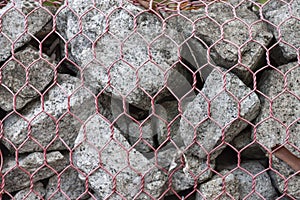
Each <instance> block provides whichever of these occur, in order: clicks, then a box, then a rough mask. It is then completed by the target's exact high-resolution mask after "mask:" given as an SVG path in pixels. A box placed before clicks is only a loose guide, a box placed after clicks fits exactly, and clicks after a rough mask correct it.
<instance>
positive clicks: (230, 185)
mask: <svg viewBox="0 0 300 200" xmlns="http://www.w3.org/2000/svg"><path fill="white" fill-rule="evenodd" d="M227 173H228V172H227V171H222V172H221V174H222V175H225V174H226V177H225V178H224V180H222V177H220V176H217V175H215V176H213V178H212V179H211V180H210V181H208V182H206V183H203V184H200V187H199V191H200V192H201V193H198V192H197V194H196V200H202V199H226V200H227V199H228V200H229V199H232V198H234V199H239V198H240V194H239V180H238V179H237V178H236V177H235V176H234V175H233V174H227ZM224 184H225V188H226V193H225V192H224V189H223V185H224ZM229 195H230V196H229Z"/></svg>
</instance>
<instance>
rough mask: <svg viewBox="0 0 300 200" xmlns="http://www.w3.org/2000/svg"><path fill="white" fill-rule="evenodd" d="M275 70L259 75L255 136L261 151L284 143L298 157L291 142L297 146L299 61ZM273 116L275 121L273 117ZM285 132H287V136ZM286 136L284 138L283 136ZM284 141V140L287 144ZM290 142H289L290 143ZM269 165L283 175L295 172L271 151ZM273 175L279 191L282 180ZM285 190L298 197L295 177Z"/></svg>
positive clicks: (299, 143) (298, 184) (299, 142)
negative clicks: (270, 162)
mask: <svg viewBox="0 0 300 200" xmlns="http://www.w3.org/2000/svg"><path fill="white" fill-rule="evenodd" d="M278 70H279V71H280V72H281V73H282V74H281V73H279V72H278V71H275V70H269V71H266V72H265V73H264V74H263V77H264V78H263V79H262V80H261V82H260V84H259V87H258V89H259V91H261V92H262V94H263V95H260V99H261V113H260V114H259V116H258V117H257V119H256V135H253V137H254V136H256V139H257V141H258V142H259V143H260V144H261V146H263V147H264V148H262V149H263V150H265V148H266V149H268V150H269V151H271V150H272V148H274V147H275V146H276V145H281V144H284V146H285V147H286V148H287V149H289V150H290V151H291V152H292V153H293V154H295V155H296V156H297V157H300V153H299V150H297V149H295V148H294V147H293V146H292V145H294V146H295V147H297V148H299V147H300V139H299V131H300V126H299V123H298V121H299V113H300V109H299V106H300V103H299V96H300V85H299V84H297V83H299V82H300V79H299V77H300V67H299V64H298V63H296V62H294V63H289V64H287V65H283V66H280V67H278ZM284 74H285V75H286V77H287V86H286V89H285V87H284V84H285V83H284V76H283V75H284ZM270 100H272V115H273V117H270V110H269V108H270ZM276 119H277V120H276ZM287 134H288V135H287ZM287 136H288V139H287ZM287 142H288V143H287ZM290 144H292V145H290ZM272 160H273V167H274V169H276V170H278V171H279V172H280V173H281V174H283V175H285V176H290V175H291V174H293V173H295V172H293V170H292V169H291V168H290V167H288V166H287V165H286V164H285V163H284V162H283V161H281V160H279V159H278V158H276V157H275V156H274V154H273V156H272ZM276 177H277V179H276V180H277V184H278V185H280V187H279V188H280V190H281V191H283V187H284V180H283V179H281V178H280V177H279V176H276ZM288 182H289V183H288V185H289V187H288V193H289V194H291V195H292V196H294V197H295V198H300V193H299V190H298V189H296V188H299V187H300V179H299V178H296V177H294V178H291V179H289V181H288Z"/></svg>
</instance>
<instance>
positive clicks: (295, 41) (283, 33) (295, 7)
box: [263, 0, 300, 61]
mask: <svg viewBox="0 0 300 200" xmlns="http://www.w3.org/2000/svg"><path fill="white" fill-rule="evenodd" d="M299 4H300V1H299V0H294V1H291V2H290V3H288V4H285V3H284V2H281V1H274V2H272V1H270V2H269V3H268V4H266V5H265V6H264V8H263V15H264V17H265V18H266V19H267V20H268V21H269V22H270V23H269V27H270V29H271V30H272V31H273V34H274V36H275V38H276V40H277V41H278V42H279V47H280V49H281V52H282V55H283V56H284V58H285V59H287V60H288V61H291V60H294V59H297V53H298V51H297V49H299V47H300V20H299V17H300V9H299ZM297 18H298V19H297ZM271 23H272V24H271ZM276 26H278V27H276ZM286 43H288V44H286Z"/></svg>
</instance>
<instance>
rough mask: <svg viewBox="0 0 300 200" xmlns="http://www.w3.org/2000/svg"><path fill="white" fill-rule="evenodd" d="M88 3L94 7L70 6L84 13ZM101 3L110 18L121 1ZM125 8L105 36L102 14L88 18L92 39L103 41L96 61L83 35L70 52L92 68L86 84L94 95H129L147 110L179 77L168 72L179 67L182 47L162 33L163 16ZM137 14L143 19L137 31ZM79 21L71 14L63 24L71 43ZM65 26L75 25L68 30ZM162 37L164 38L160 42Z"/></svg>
mask: <svg viewBox="0 0 300 200" xmlns="http://www.w3.org/2000/svg"><path fill="white" fill-rule="evenodd" d="M82 4H83V5H85V6H86V8H88V7H90V6H92V3H87V2H83V1H82V0H73V1H70V2H69V5H70V7H71V8H73V9H74V10H75V11H76V12H78V13H79V14H81V13H82V12H84V10H82V8H83V7H82ZM95 5H96V7H97V8H98V9H100V10H101V11H103V12H104V13H105V14H107V13H109V12H112V9H113V8H115V7H116V6H117V5H119V2H118V1H116V0H113V1H108V0H105V1H103V0H102V1H100V0H98V1H96V4H95ZM123 8H124V9H119V10H115V11H113V12H112V13H110V15H109V16H108V22H109V32H110V33H107V32H105V27H106V23H107V19H106V18H105V16H104V15H102V14H101V13H99V12H96V11H94V10H93V11H91V12H89V13H88V14H87V15H86V16H85V17H83V18H82V24H83V33H84V34H86V35H87V37H89V38H90V39H91V40H94V39H95V38H96V37H99V38H98V40H97V42H96V45H95V54H96V55H95V57H93V53H92V44H91V42H90V41H89V40H88V39H87V38H86V37H84V36H83V35H82V34H78V35H77V36H76V37H75V38H73V39H72V40H71V41H70V48H69V53H70V57H71V58H72V59H73V60H74V61H75V62H76V63H77V64H78V66H79V67H81V68H83V67H85V66H86V68H85V69H84V71H83V72H82V74H83V77H84V80H85V82H84V84H85V85H86V86H87V87H88V88H90V89H91V90H92V91H93V92H95V93H98V92H99V91H100V90H102V89H105V92H106V93H107V94H112V95H114V96H115V97H118V98H122V97H124V98H125V96H126V101H127V102H128V103H131V104H133V105H134V106H137V107H139V108H141V109H145V110H147V109H149V108H150V107H151V104H150V98H149V97H148V95H152V96H153V95H154V94H156V93H157V92H158V91H159V90H160V89H162V88H163V85H164V80H165V78H167V79H168V77H176V76H172V73H173V72H174V73H176V70H175V69H174V70H173V69H172V70H169V71H168V72H167V71H166V70H167V69H169V68H170V67H172V66H173V67H175V65H176V62H177V61H178V60H179V56H178V52H177V50H178V47H177V44H176V43H175V42H173V41H172V40H171V39H169V38H168V37H166V36H164V35H160V34H161V33H162V26H163V24H162V22H161V20H160V19H159V18H158V17H157V16H155V15H153V14H150V13H142V14H139V15H138V13H139V12H141V11H142V9H141V7H138V6H135V5H133V4H131V3H128V2H124V4H123ZM125 9H126V10H125ZM129 12H130V13H129ZM131 13H132V14H131ZM133 15H137V16H136V31H134V28H135V26H134V16H133ZM91 16H93V17H91ZM96 19H97V20H96ZM77 21H78V19H77V18H76V17H75V16H74V14H72V13H70V11H68V10H65V11H64V12H62V14H61V17H60V19H59V20H58V29H59V30H60V31H61V32H62V35H65V37H67V39H70V38H71V37H73V36H74V35H75V34H76V33H77V32H78V30H79V28H78V26H77V25H76V24H77V23H78V22H77ZM64 24H69V26H68V27H67V29H65V26H64ZM85 25H86V26H85ZM59 27H63V28H59ZM95 27H98V28H97V29H95ZM138 33H139V34H141V35H142V37H141V36H140V35H139V34H138ZM159 35H160V36H159ZM178 35H179V34H178ZM100 36H101V37H100ZM157 36H159V37H158V38H155V37H157ZM154 39H155V40H154ZM181 40H183V39H181ZM150 42H151V44H150ZM120 44H122V48H121V49H120ZM148 48H149V49H148ZM164 73H166V77H164ZM171 79H172V78H171ZM108 81H109V82H108ZM171 81H172V82H173V81H174V79H172V80H171ZM108 84H110V86H109V87H107V86H108ZM143 90H144V91H143ZM164 92H165V93H166V92H167V90H164V91H161V92H160V94H161V95H163V93H164ZM146 93H148V95H147V94H146Z"/></svg>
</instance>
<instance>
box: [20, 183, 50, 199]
mask: <svg viewBox="0 0 300 200" xmlns="http://www.w3.org/2000/svg"><path fill="white" fill-rule="evenodd" d="M45 194H46V191H45V188H44V186H43V184H42V183H41V182H37V183H35V184H34V186H33V189H32V190H31V189H30V188H26V189H24V190H20V191H19V192H18V193H17V194H16V195H15V196H14V198H15V200H23V199H26V200H39V199H42V198H44V196H45Z"/></svg>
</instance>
